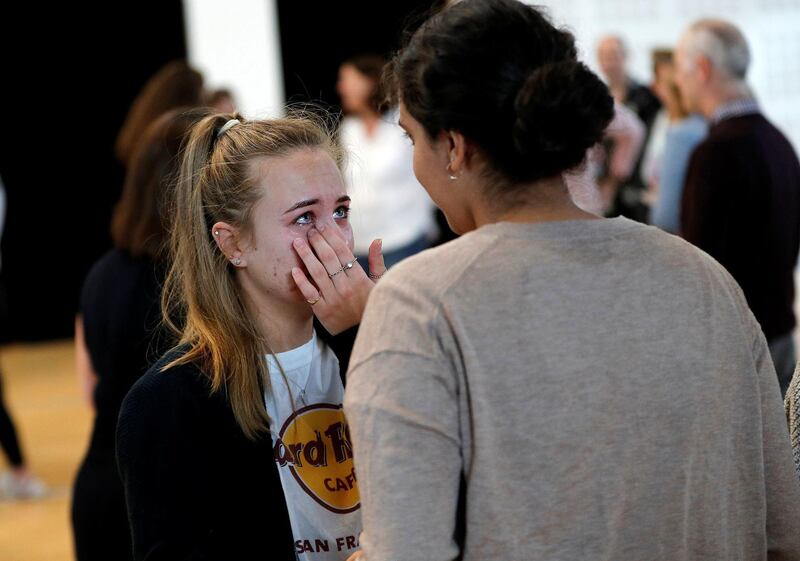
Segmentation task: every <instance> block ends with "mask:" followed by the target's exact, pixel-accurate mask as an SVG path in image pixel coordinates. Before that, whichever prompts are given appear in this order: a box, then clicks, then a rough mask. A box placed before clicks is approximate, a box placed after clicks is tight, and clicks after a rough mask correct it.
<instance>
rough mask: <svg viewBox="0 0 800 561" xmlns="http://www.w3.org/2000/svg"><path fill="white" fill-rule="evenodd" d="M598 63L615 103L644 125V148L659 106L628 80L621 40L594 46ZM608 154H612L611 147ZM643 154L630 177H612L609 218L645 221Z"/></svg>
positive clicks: (612, 37)
mask: <svg viewBox="0 0 800 561" xmlns="http://www.w3.org/2000/svg"><path fill="white" fill-rule="evenodd" d="M597 60H598V62H599V65H600V70H601V72H602V74H603V76H604V77H605V79H606V82H607V84H608V87H609V90H610V91H611V95H612V96H613V97H614V99H615V100H616V101H617V102H618V103H622V104H623V105H625V106H626V107H627V108H628V109H630V110H631V111H633V112H634V113H636V116H637V117H639V119H640V120H641V121H642V123H643V124H644V126H645V140H644V144H643V145H642V146H643V147H644V146H646V145H647V143H648V141H649V138H650V132H651V130H652V127H653V122H654V121H655V117H656V114H657V113H658V110H659V109H660V108H661V102H659V100H658V98H657V97H656V95H655V94H654V93H653V92H652V91H651V89H650V88H648V87H647V86H645V85H644V84H640V83H639V82H637V81H636V80H634V79H633V78H632V77H631V76H630V74H629V72H628V68H627V62H628V48H627V46H626V45H625V42H624V41H623V39H622V38H621V37H618V36H616V35H609V36H606V37H603V38H602V39H601V40H600V42H599V43H598V45H597ZM609 150H610V151H611V152H613V150H614V146H613V144H611V145H610V147H609ZM642 154H643V150H640V151H639V153H638V154H636V165H635V167H634V169H633V171H632V172H631V174H630V175H629V176H627V177H625V178H615V177H613V176H611V179H612V180H613V185H612V187H613V190H614V198H613V201H614V202H613V205H612V207H611V209H610V211H609V213H608V214H609V216H616V215H622V216H627V217H628V218H632V219H634V220H638V221H639V222H644V221H645V220H646V218H647V208H646V206H645V202H644V200H643V196H644V187H645V186H644V183H643V182H642V180H641V176H640V171H639V170H640V167H641V158H642ZM609 157H613V156H609ZM601 183H602V181H601Z"/></svg>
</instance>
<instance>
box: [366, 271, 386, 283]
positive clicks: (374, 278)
mask: <svg viewBox="0 0 800 561" xmlns="http://www.w3.org/2000/svg"><path fill="white" fill-rule="evenodd" d="M384 274H385V273H381V274H380V275H373V274H372V273H367V276H368V277H369V278H371V279H372V280H374V281H376V280H380V279H381V277H382V276H383V275H384Z"/></svg>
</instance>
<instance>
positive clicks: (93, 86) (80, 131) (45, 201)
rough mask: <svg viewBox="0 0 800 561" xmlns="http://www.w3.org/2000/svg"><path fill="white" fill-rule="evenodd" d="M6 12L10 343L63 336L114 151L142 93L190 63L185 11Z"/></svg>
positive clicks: (91, 248)
mask: <svg viewBox="0 0 800 561" xmlns="http://www.w3.org/2000/svg"><path fill="white" fill-rule="evenodd" d="M90 6H91V8H87V7H81V5H80V3H45V4H41V3H34V2H28V3H18V4H17V5H16V6H15V7H13V8H11V7H4V9H3V16H4V17H3V18H2V19H3V23H2V25H3V27H4V28H5V29H4V32H3V33H2V35H3V38H2V49H3V67H4V78H5V80H4V84H5V85H4V87H3V91H4V93H3V98H4V99H3V109H4V113H5V114H4V117H3V119H2V122H3V124H4V126H3V133H2V143H3V148H2V149H0V176H2V179H3V183H4V184H5V188H6V193H7V195H8V208H7V215H6V227H5V231H4V233H3V240H2V260H3V262H2V267H3V268H2V275H3V278H4V282H5V285H6V289H7V293H8V300H9V317H8V320H7V321H8V325H7V326H6V327H7V329H6V331H7V334H8V338H10V339H12V340H38V339H49V338H56V337H65V336H70V335H71V334H72V330H73V320H74V315H75V311H76V305H77V300H78V294H79V291H80V286H81V284H82V282H83V278H84V276H85V274H86V272H87V270H88V268H89V267H90V266H91V264H92V263H93V262H94V261H95V260H96V259H97V258H98V257H99V256H100V255H102V254H103V253H104V252H105V251H106V250H107V249H108V248H109V247H110V236H109V220H110V216H111V210H112V208H113V205H114V203H115V202H116V200H117V197H118V196H119V193H120V190H121V185H122V169H121V167H120V166H119V165H118V164H117V162H116V159H115V158H114V155H113V147H114V140H115V138H116V134H117V132H118V130H119V128H120V126H121V125H122V122H123V120H124V118H125V115H126V114H127V111H128V107H129V105H130V103H131V101H132V100H133V99H134V97H135V96H136V94H137V93H138V92H139V89H140V88H141V87H142V85H143V84H144V82H145V81H146V80H147V78H149V77H150V76H151V75H152V74H154V73H155V72H156V71H157V70H158V69H159V68H160V67H161V66H162V65H163V64H164V63H166V62H168V61H170V60H173V59H175V58H184V57H185V56H186V47H185V40H184V31H183V14H182V7H181V2H180V0H160V1H158V2H155V1H151V2H136V3H133V4H130V5H127V6H125V8H127V10H123V9H120V6H118V5H116V4H102V3H94V4H90Z"/></svg>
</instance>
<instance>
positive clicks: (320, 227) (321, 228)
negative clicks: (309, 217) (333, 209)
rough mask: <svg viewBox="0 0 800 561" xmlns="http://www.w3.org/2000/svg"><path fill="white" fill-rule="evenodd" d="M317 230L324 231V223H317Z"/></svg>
mask: <svg viewBox="0 0 800 561" xmlns="http://www.w3.org/2000/svg"><path fill="white" fill-rule="evenodd" d="M317 230H319V231H320V232H324V231H325V224H317Z"/></svg>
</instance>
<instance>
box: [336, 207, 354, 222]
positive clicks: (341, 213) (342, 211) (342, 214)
mask: <svg viewBox="0 0 800 561" xmlns="http://www.w3.org/2000/svg"><path fill="white" fill-rule="evenodd" d="M348 216H350V208H349V207H346V206H340V207H339V208H337V209H336V210H335V211H334V213H333V217H334V218H336V219H342V218H347V217H348Z"/></svg>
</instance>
